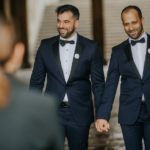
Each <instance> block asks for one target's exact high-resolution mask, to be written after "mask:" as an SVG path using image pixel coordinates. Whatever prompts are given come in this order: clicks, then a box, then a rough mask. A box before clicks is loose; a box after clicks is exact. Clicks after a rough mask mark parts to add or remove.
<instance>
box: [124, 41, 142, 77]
mask: <svg viewBox="0 0 150 150" xmlns="http://www.w3.org/2000/svg"><path fill="white" fill-rule="evenodd" d="M124 52H125V54H126V57H127V60H128V62H129V64H130V65H131V67H132V68H133V71H134V72H135V73H136V75H137V76H138V77H139V78H140V79H141V76H140V74H139V71H138V69H137V67H136V65H135V62H134V60H133V57H132V52H131V47H130V44H129V42H127V44H126V45H125V47H124Z"/></svg>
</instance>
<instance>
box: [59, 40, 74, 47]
mask: <svg viewBox="0 0 150 150" xmlns="http://www.w3.org/2000/svg"><path fill="white" fill-rule="evenodd" d="M67 43H69V44H74V43H75V42H74V41H73V40H71V41H67V40H59V44H60V45H61V46H64V45H65V44H67Z"/></svg>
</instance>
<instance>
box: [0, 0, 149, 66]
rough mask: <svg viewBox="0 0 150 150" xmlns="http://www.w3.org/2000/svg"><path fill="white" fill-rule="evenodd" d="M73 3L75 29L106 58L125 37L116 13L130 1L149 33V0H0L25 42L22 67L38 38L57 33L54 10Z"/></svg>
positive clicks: (28, 62)
mask: <svg viewBox="0 0 150 150" xmlns="http://www.w3.org/2000/svg"><path fill="white" fill-rule="evenodd" d="M62 4H73V5H75V6H77V7H78V8H79V10H80V12H81V18H80V27H79V29H78V32H79V33H80V34H83V35H84V36H87V37H88V38H91V39H95V40H97V41H98V42H99V43H100V45H101V47H102V48H103V51H102V54H103V56H104V59H106V60H107V61H109V58H110V54H111V47H112V46H114V45H116V44H118V43H120V42H121V41H122V40H124V39H125V38H127V37H126V35H125V33H124V30H123V27H122V23H121V19H120V13H121V11H122V9H123V8H124V7H125V6H127V5H130V4H134V5H138V6H139V7H140V8H141V9H142V12H143V16H144V18H145V31H147V32H150V21H149V20H150V15H149V14H150V9H149V6H150V1H149V0H136V1H135V0H121V1H120V0H82V1H80V0H21V1H20V0H1V1H0V11H1V12H4V13H5V14H6V15H7V16H8V17H9V18H11V17H13V18H15V19H16V22H17V27H18V30H20V35H21V36H20V37H21V40H22V41H23V42H24V43H25V45H26V55H25V58H24V65H23V68H29V67H31V68H32V65H33V62H34V57H35V53H36V50H37V48H38V46H39V44H40V40H41V39H43V38H47V37H50V36H53V35H56V34H57V31H56V27H55V25H56V14H55V9H56V7H57V6H58V5H62Z"/></svg>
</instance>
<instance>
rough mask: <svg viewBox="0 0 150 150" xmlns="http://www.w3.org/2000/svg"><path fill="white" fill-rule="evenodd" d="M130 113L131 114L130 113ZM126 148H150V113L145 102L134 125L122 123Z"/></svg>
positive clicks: (128, 149) (130, 149)
mask: <svg viewBox="0 0 150 150" xmlns="http://www.w3.org/2000/svg"><path fill="white" fill-rule="evenodd" d="M129 115H130V114H129ZM121 129H122V133H123V138H124V142H125V147H126V150H143V149H144V147H145V150H150V114H149V113H148V111H147V108H146V104H145V102H142V103H141V109H140V113H139V116H138V119H137V121H136V122H135V123H134V124H133V125H126V124H121Z"/></svg>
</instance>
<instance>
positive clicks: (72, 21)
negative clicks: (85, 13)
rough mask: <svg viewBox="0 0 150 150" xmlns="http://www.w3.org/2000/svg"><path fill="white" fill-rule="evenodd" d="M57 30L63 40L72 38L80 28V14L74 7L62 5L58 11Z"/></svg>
mask: <svg viewBox="0 0 150 150" xmlns="http://www.w3.org/2000/svg"><path fill="white" fill-rule="evenodd" d="M56 13H57V30H58V33H59V35H60V36H61V37H62V38H66V39H67V38H69V37H71V36H72V35H73V34H74V32H75V31H76V28H77V27H78V26H79V17H80V13H79V10H78V8H76V7H75V6H73V5H62V6H59V7H58V8H57V9H56Z"/></svg>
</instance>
